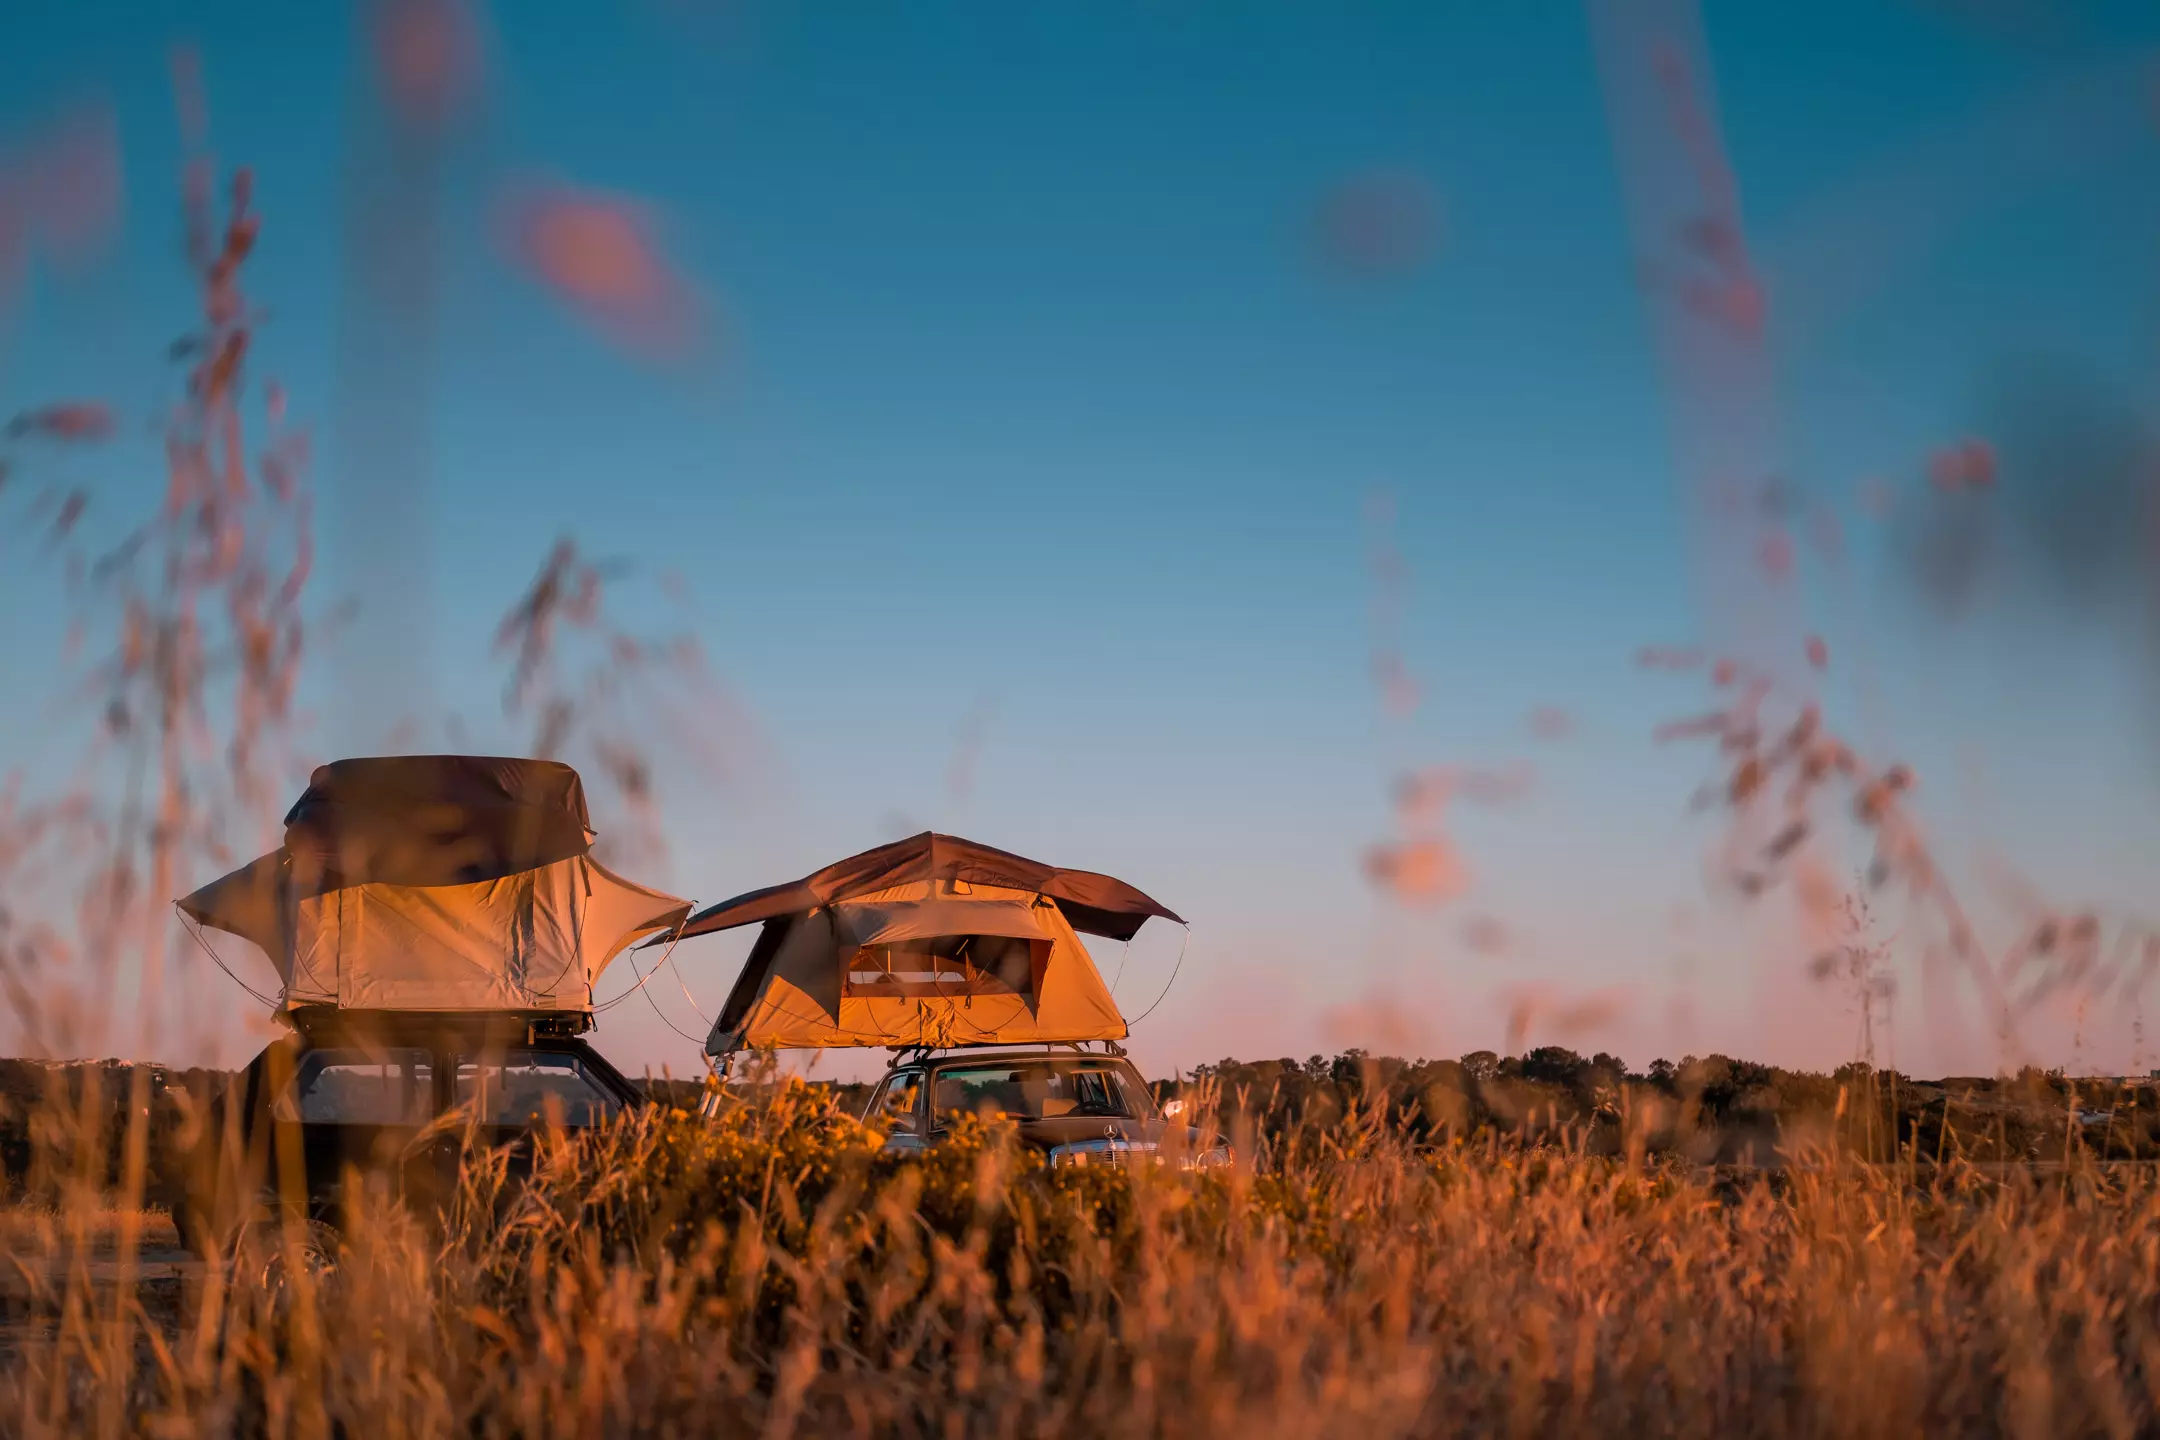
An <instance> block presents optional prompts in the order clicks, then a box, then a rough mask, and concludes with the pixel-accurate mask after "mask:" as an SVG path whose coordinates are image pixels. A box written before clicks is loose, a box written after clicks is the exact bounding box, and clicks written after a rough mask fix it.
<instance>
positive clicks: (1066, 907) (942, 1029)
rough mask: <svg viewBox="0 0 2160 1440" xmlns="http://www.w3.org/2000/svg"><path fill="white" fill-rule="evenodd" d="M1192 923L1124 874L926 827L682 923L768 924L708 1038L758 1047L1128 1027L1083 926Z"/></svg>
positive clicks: (1104, 928) (1100, 1035)
mask: <svg viewBox="0 0 2160 1440" xmlns="http://www.w3.org/2000/svg"><path fill="white" fill-rule="evenodd" d="M1150 916H1161V917H1163V918H1164V919H1167V920H1172V921H1176V922H1177V923H1180V924H1182V923H1184V922H1183V921H1181V920H1179V919H1178V916H1177V915H1176V914H1175V913H1174V912H1172V911H1171V910H1169V909H1167V908H1166V907H1164V906H1163V905H1161V904H1158V903H1157V902H1156V901H1154V900H1152V899H1150V898H1149V897H1148V896H1146V895H1144V894H1142V893H1141V892H1140V891H1138V890H1135V889H1134V888H1133V887H1132V886H1130V885H1127V884H1125V883H1124V882H1123V881H1121V880H1114V879H1112V878H1110V877H1109V876H1107V875H1098V874H1095V873H1094V872H1092V871H1086V870H1061V869H1057V868H1056V867H1053V866H1048V865H1043V864H1040V863H1039V862H1037V861H1033V860H1028V859H1024V858H1022V857H1020V856H1018V855H1012V854H1008V853H1007V852H1005V851H1003V850H993V849H991V848H990V847H989V846H986V845H977V844H975V843H973V842H972V841H968V840H961V839H958V838H956V837H953V836H949V835H932V834H924V835H918V836H915V837H913V838H912V839H908V840H902V841H898V842H896V843H895V844H892V845H886V846H881V847H879V848H878V849H876V850H870V851H865V852H864V853H863V854H861V855H855V856H851V857H849V858H848V859H846V860H842V861H839V862H838V863H837V864H833V865H829V866H827V867H826V868H825V869H823V870H820V871H818V872H817V873H815V874H813V875H809V876H806V877H804V878H803V879H801V880H798V881H795V882H794V883H792V884H789V885H776V886H772V887H770V888H768V889H765V890H757V891H752V892H751V893H750V894H748V895H744V896H740V897H738V898H737V899H734V900H730V901H727V902H726V903H724V904H721V905H716V906H714V907H712V908H711V909H710V910H706V911H704V912H702V913H701V914H699V915H696V916H694V917H692V918H691V920H690V922H689V923H688V924H687V925H685V926H684V927H683V932H682V933H683V934H684V935H685V936H689V935H702V934H706V933H709V932H711V931H714V930H725V929H729V928H732V927H734V926H738V925H748V924H752V923H755V922H760V921H762V922H763V925H764V928H763V930H762V931H761V932H760V933H759V935H758V939H757V943H756V944H755V945H754V946H752V948H751V951H750V957H749V959H748V960H747V961H746V962H745V963H744V965H743V970H742V974H741V975H740V976H739V977H738V978H737V979H736V982H735V986H734V989H733V990H732V991H730V992H729V995H728V999H727V1003H726V1004H725V1005H724V1006H723V1007H722V1008H721V1011H720V1018H719V1019H718V1020H717V1021H716V1022H715V1023H714V1025H713V1030H712V1034H711V1036H710V1037H709V1038H708V1039H707V1041H706V1044H705V1048H706V1050H707V1052H709V1053H711V1054H715V1055H724V1054H728V1053H731V1052H733V1051H736V1050H741V1049H744V1048H746V1047H750V1046H759V1045H773V1046H777V1047H780V1048H783V1049H793V1048H822V1047H832V1046H855V1045H963V1044H1029V1043H1041V1042H1044V1041H1078V1040H1116V1039H1122V1038H1123V1037H1124V1035H1125V1033H1126V1032H1125V1020H1124V1017H1123V1016H1121V1015H1120V1014H1119V1013H1118V1010H1117V1005H1116V1003H1115V1002H1114V1001H1113V1000H1112V999H1111V997H1110V992H1109V989H1108V987H1106V986H1105V985H1104V984H1103V981H1102V976H1101V974H1100V973H1098V972H1097V970H1096V969H1095V963H1094V961H1093V960H1092V959H1091V958H1089V956H1088V953H1087V947H1086V946H1085V945H1083V944H1082V943H1081V941H1080V937H1079V935H1078V934H1077V933H1076V932H1077V931H1080V930H1085V931H1088V932H1089V933H1091V934H1098V935H1106V936H1110V937H1112V938H1115V939H1120V940H1124V939H1130V938H1131V937H1132V936H1133V934H1134V933H1135V932H1137V931H1138V930H1139V928H1140V926H1141V925H1142V924H1144V923H1145V922H1146V921H1147V919H1148V917H1150Z"/></svg>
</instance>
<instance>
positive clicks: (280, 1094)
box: [173, 1010, 646, 1257]
mask: <svg viewBox="0 0 2160 1440" xmlns="http://www.w3.org/2000/svg"><path fill="white" fill-rule="evenodd" d="M583 1021H584V1017H583V1016H553V1017H548V1018H545V1019H541V1020H533V1019H528V1018H526V1017H523V1016H517V1015H491V1014H484V1013H483V1014H476V1015H444V1014H432V1015H431V1014H416V1013H386V1012H374V1013H367V1012H355V1011H338V1010H325V1011H323V1012H321V1013H319V1014H316V1015H308V1014H307V1013H306V1012H301V1014H300V1016H299V1018H298V1021H297V1024H296V1028H295V1032H294V1033H293V1034H291V1035H288V1036H285V1037H283V1038H281V1039H279V1040H276V1041H274V1042H272V1043H271V1044H270V1045H269V1046H267V1047H265V1048H264V1050H263V1052H262V1053H261V1054H260V1055H257V1056H256V1057H255V1059H254V1061H253V1062H252V1063H250V1064H249V1065H248V1067H247V1068H246V1069H245V1070H243V1071H242V1072H241V1073H240V1074H239V1075H238V1076H237V1077H235V1079H234V1088H233V1090H232V1092H231V1099H230V1104H231V1105H232V1107H233V1108H232V1110H231V1111H230V1112H227V1113H221V1114H219V1115H216V1116H214V1117H213V1119H212V1123H211V1124H210V1125H209V1127H208V1129H207V1133H205V1134H204V1136H203V1137H202V1140H201V1142H200V1143H199V1144H198V1146H197V1147H196V1149H195V1151H194V1152H192V1153H191V1154H190V1156H189V1157H188V1160H187V1163H186V1166H185V1172H186V1173H185V1177H184V1181H183V1184H184V1193H183V1194H182V1195H181V1196H180V1197H178V1199H177V1203H175V1205H174V1215H173V1218H174V1222H175V1224H176V1226H177V1227H178V1228H179V1230H180V1232H181V1238H182V1240H183V1241H184V1242H185V1243H186V1244H187V1245H188V1246H189V1247H190V1248H192V1249H194V1250H195V1251H196V1252H197V1253H199V1254H202V1255H204V1256H206V1257H207V1256H215V1255H219V1254H222V1253H224V1252H225V1251H226V1250H228V1249H229V1248H230V1246H231V1245H232V1243H233V1240H234V1237H235V1236H236V1235H238V1234H239V1233H240V1232H241V1231H243V1230H244V1229H245V1228H246V1227H248V1226H250V1225H260V1224H263V1223H265V1222H276V1223H282V1222H283V1221H284V1220H286V1219H297V1220H301V1221H304V1222H305V1223H306V1224H307V1225H308V1226H309V1227H310V1228H311V1231H315V1230H320V1231H327V1232H334V1231H335V1229H336V1227H337V1226H338V1224H339V1222H340V1219H341V1212H342V1210H343V1208H344V1202H345V1201H346V1200H347V1199H348V1198H349V1197H350V1194H351V1192H350V1190H349V1187H350V1186H353V1185H355V1184H363V1185H376V1186H382V1187H386V1188H387V1190H388V1191H389V1193H391V1194H392V1195H394V1196H396V1197H397V1198H398V1199H400V1200H402V1201H403V1202H404V1203H405V1204H406V1205H407V1206H408V1207H409V1208H410V1209H412V1210H413V1211H415V1212H416V1213H418V1214H421V1215H422V1216H427V1215H429V1214H432V1213H435V1212H437V1211H439V1210H440V1208H441V1206H442V1205H443V1204H444V1203H445V1202H446V1201H447V1200H448V1199H449V1197H450V1196H451V1195H452V1193H453V1192H454V1187H455V1185H456V1183H457V1174H458V1166H459V1164H460V1160H461V1156H462V1153H463V1151H464V1150H465V1149H466V1148H467V1147H468V1146H469V1145H473V1144H476V1143H477V1144H480V1145H485V1146H507V1147H508V1150H509V1165H510V1171H511V1174H512V1176H513V1178H515V1177H519V1176H521V1175H526V1174H530V1173H531V1164H532V1138H533V1135H534V1133H535V1132H536V1131H537V1130H539V1129H541V1128H542V1127H545V1126H548V1125H562V1126H565V1127H569V1128H577V1127H583V1126H590V1125H596V1124H600V1123H602V1122H604V1121H606V1120H609V1119H612V1118H613V1117H614V1116H616V1115H618V1114H621V1113H622V1112H623V1111H624V1110H626V1109H628V1108H630V1107H633V1106H638V1105H642V1104H644V1103H646V1101H645V1096H644V1093H643V1092H642V1091H641V1090H640V1089H639V1088H638V1087H637V1086H635V1085H633V1084H631V1083H630V1082H629V1081H628V1080H626V1079H624V1078H623V1076H622V1075H621V1074H620V1073H619V1072H618V1071H617V1070H616V1069H615V1067H614V1066H612V1065H610V1064H608V1062H607V1061H606V1060H604V1059H602V1058H601V1057H600V1055H599V1054H598V1052H596V1051H595V1050H594V1049H593V1048H592V1047H591V1046H590V1045H588V1044H587V1043H585V1041H584V1040H582V1039H580V1038H578V1036H577V1034H576V1033H575V1031H574V1029H573V1028H572V1027H573V1026H579V1025H581V1024H582V1022H583ZM228 1131H230V1134H229V1135H228V1134H227V1132H228Z"/></svg>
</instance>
